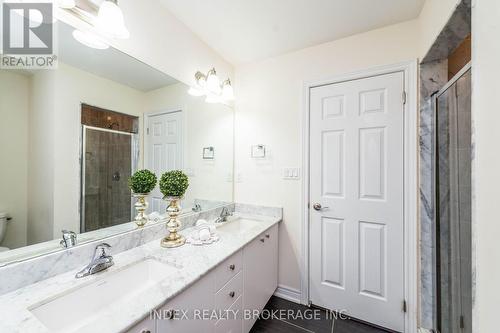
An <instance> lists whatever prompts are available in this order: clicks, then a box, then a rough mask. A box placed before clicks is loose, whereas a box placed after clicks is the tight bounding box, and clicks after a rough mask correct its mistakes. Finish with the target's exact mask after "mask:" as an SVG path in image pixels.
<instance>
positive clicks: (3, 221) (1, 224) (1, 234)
mask: <svg viewBox="0 0 500 333" xmlns="http://www.w3.org/2000/svg"><path fill="white" fill-rule="evenodd" d="M7 223H8V220H7V213H2V212H0V244H2V242H3V239H4V238H5V233H6V232H7ZM9 250H10V249H9V248H8V247H2V246H0V252H5V251H9Z"/></svg>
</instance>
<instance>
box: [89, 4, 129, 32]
mask: <svg viewBox="0 0 500 333" xmlns="http://www.w3.org/2000/svg"><path fill="white" fill-rule="evenodd" d="M96 28H97V29H98V30H99V31H100V32H102V33H103V34H104V35H106V36H109V37H114V38H122V39H126V38H129V36H130V33H129V31H128V29H127V27H126V26H125V20H124V19H123V13H122V10H121V9H120V7H118V1H117V0H104V1H103V3H102V4H101V5H100V6H99V12H98V13H97V21H96Z"/></svg>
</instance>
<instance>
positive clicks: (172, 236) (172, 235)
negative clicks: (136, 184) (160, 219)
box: [160, 197, 186, 248]
mask: <svg viewBox="0 0 500 333" xmlns="http://www.w3.org/2000/svg"><path fill="white" fill-rule="evenodd" d="M163 200H165V201H169V202H170V203H169V205H168V207H167V214H168V216H169V219H168V222H167V230H168V232H169V234H168V236H167V237H165V238H163V239H162V240H161V243H160V244H161V246H162V247H167V248H171V247H178V246H181V245H184V244H185V243H186V239H185V238H184V237H183V236H181V235H179V234H178V233H177V231H178V230H179V227H180V222H179V219H178V218H177V217H178V216H179V214H180V212H181V207H180V206H179V201H180V200H181V198H179V197H165V198H163Z"/></svg>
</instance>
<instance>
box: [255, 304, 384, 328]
mask: <svg viewBox="0 0 500 333" xmlns="http://www.w3.org/2000/svg"><path fill="white" fill-rule="evenodd" d="M266 310H269V311H266V312H264V313H263V315H262V318H261V319H259V320H258V321H257V322H256V323H255V325H254V326H253V328H252V331H251V333H304V332H309V333H387V332H389V331H385V330H382V329H379V328H374V327H371V326H369V325H366V324H363V323H359V322H357V321H354V320H350V319H340V318H337V319H334V318H333V316H332V315H328V314H327V313H326V311H324V310H319V309H315V308H308V307H306V306H304V305H300V304H296V303H293V302H289V301H287V300H284V299H282V298H278V297H274V296H273V297H272V298H271V299H270V300H269V302H268V303H267V305H266ZM306 310H309V311H306ZM266 317H267V318H266ZM269 317H271V318H269Z"/></svg>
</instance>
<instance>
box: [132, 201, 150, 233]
mask: <svg viewBox="0 0 500 333" xmlns="http://www.w3.org/2000/svg"><path fill="white" fill-rule="evenodd" d="M148 195H149V193H133V194H132V196H133V197H134V198H136V199H137V202H136V203H135V205H134V207H135V210H136V211H137V215H136V216H135V220H134V222H135V224H137V226H138V227H144V226H145V225H146V223H148V217H147V216H146V214H145V211H146V209H148V202H147V201H146V197H147V196H148Z"/></svg>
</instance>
